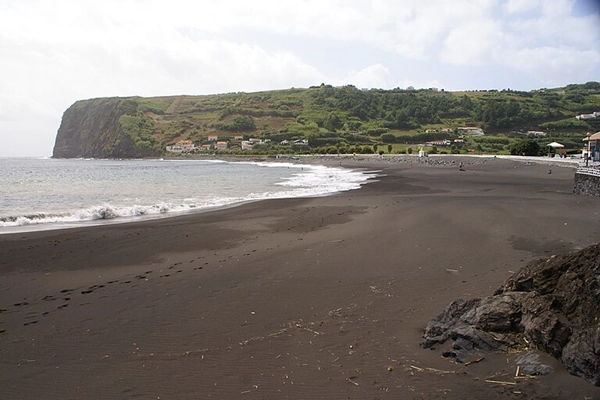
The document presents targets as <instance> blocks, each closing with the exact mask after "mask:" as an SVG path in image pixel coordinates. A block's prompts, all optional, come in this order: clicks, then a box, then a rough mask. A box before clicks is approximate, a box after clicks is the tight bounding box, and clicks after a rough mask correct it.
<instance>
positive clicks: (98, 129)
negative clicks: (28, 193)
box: [52, 98, 160, 158]
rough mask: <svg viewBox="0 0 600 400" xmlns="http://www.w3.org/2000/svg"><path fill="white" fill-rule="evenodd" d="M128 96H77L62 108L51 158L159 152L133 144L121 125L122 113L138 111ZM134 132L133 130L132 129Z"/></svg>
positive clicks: (124, 155) (131, 113) (141, 155)
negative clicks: (89, 97)
mask: <svg viewBox="0 0 600 400" xmlns="http://www.w3.org/2000/svg"><path fill="white" fill-rule="evenodd" d="M138 114H139V111H138V104H137V103H136V102H135V101H134V100H132V99H131V98H102V99H91V100H81V101H78V102H76V103H74V104H73V105H72V106H71V107H69V108H68V109H67V111H65V113H64V114H63V117H62V121H61V124H60V128H59V129H58V133H57V135H56V141H55V143H54V151H53V153H52V157H54V158H136V157H148V156H155V155H158V154H160V152H158V151H157V150H156V149H153V148H142V147H140V146H138V145H136V142H135V140H134V139H135V135H134V136H133V137H132V135H131V134H127V133H126V132H125V131H124V129H123V127H122V126H121V122H120V118H121V117H122V116H123V115H138ZM133 133H134V134H135V133H137V132H133Z"/></svg>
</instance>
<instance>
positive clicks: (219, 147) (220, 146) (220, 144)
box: [215, 142, 229, 150]
mask: <svg viewBox="0 0 600 400" xmlns="http://www.w3.org/2000/svg"><path fill="white" fill-rule="evenodd" d="M228 145H229V143H227V142H217V144H215V148H216V149H217V150H227V146H228Z"/></svg>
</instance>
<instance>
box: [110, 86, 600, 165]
mask: <svg viewBox="0 0 600 400" xmlns="http://www.w3.org/2000/svg"><path fill="white" fill-rule="evenodd" d="M121 100H122V102H124V103H125V104H123V106H124V107H123V108H124V109H126V110H127V111H126V113H125V114H124V115H122V116H121V117H120V118H119V123H120V124H121V129H122V130H123V132H124V133H125V134H127V135H128V136H129V137H130V138H131V139H133V141H134V143H135V145H136V146H137V147H138V148H140V149H145V150H146V151H147V152H152V153H157V154H158V153H161V152H163V151H164V149H165V148H166V146H167V145H173V144H175V143H177V142H178V141H180V140H190V141H192V142H193V143H195V144H196V145H202V144H208V143H210V142H209V136H213V137H214V136H217V137H218V140H219V141H225V142H228V149H227V150H220V152H226V153H234V154H235V153H242V150H241V147H240V142H241V140H240V137H242V136H243V138H244V139H245V140H247V139H249V138H259V139H262V140H263V141H264V142H265V143H262V144H260V145H257V146H255V147H254V149H252V150H244V151H243V153H250V154H252V153H260V154H275V153H338V152H343V153H353V152H354V153H365V152H373V151H384V152H385V153H388V152H390V151H391V152H393V153H400V152H405V151H411V150H412V149H413V148H414V149H415V150H416V147H415V146H418V145H419V144H422V143H425V142H428V141H440V140H443V139H451V141H452V142H453V139H456V138H459V137H463V138H464V141H463V142H462V143H461V142H460V141H459V142H457V143H454V142H453V144H451V145H450V146H447V147H446V146H440V145H438V146H436V150H437V151H443V152H455V153H458V152H461V153H465V152H471V153H473V152H475V153H481V152H486V153H508V152H510V151H511V149H512V150H513V152H514V151H518V150H515V149H518V146H521V145H523V143H524V142H526V141H527V140H529V144H531V142H535V143H536V144H537V145H538V147H539V148H541V149H542V151H545V144H547V143H549V142H551V141H559V142H561V143H563V144H565V145H566V150H568V151H572V152H578V151H579V150H580V148H581V146H582V141H581V140H582V138H583V137H584V136H585V134H586V132H589V131H591V132H596V131H599V130H600V118H597V119H595V120H579V119H576V118H575V116H576V115H579V114H584V113H592V112H594V111H600V83H599V82H588V83H585V84H573V85H568V86H566V87H563V88H554V89H540V90H535V91H530V92H520V91H512V90H502V91H496V90H487V91H467V92H446V91H443V90H442V91H437V90H434V89H428V90H402V89H393V90H377V89H372V90H361V89H358V88H356V87H354V86H342V87H332V86H330V85H325V84H321V85H320V86H314V87H310V88H307V89H294V88H292V89H288V90H277V91H265V92H256V93H228V94H218V95H206V96H169V97H153V98H141V97H133V98H126V99H121ZM463 126H475V127H480V128H482V129H483V131H484V132H485V136H472V135H464V132H461V131H459V130H458V128H459V127H463ZM527 131H543V132H544V133H546V136H543V137H539V136H538V137H531V136H532V135H531V134H530V135H529V137H528V135H527V133H526V132H527ZM236 137H237V139H235V138H236ZM267 139H270V141H269V140H267ZM300 139H308V143H309V145H308V146H294V144H293V141H295V140H300ZM282 141H287V142H289V143H291V144H289V143H288V144H283V145H282V144H280V143H281V142H282ZM284 143H285V142H284ZM409 148H410V150H408V149H409ZM432 150H433V149H432ZM436 150H433V151H436ZM207 151H210V152H212V153H214V152H215V150H214V149H211V150H207Z"/></svg>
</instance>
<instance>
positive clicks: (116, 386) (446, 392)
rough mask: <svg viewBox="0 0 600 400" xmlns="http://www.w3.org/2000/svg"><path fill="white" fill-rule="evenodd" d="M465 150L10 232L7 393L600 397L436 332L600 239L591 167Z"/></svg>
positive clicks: (2, 319)
mask: <svg viewBox="0 0 600 400" xmlns="http://www.w3.org/2000/svg"><path fill="white" fill-rule="evenodd" d="M415 160H416V159H415ZM444 160H452V158H451V157H447V158H445V159H444ZM460 160H461V161H463V162H464V163H465V169H466V170H465V171H459V169H458V166H457V164H454V165H452V164H450V165H448V163H442V164H438V163H435V164H434V165H425V164H419V163H417V162H416V161H415V162H414V163H412V164H411V163H407V162H398V163H392V162H384V161H377V160H374V159H369V160H363V161H360V160H336V161H329V162H333V163H335V164H338V165H339V164H341V165H345V166H352V165H354V166H359V167H363V168H368V169H376V170H381V171H382V174H384V175H385V176H382V177H381V178H380V180H379V181H378V182H374V183H370V184H368V185H366V186H364V187H363V188H361V189H359V190H355V191H350V192H345V193H341V194H338V195H334V196H330V197H323V198H310V199H288V200H272V201H261V202H256V203H251V204H245V205H242V206H239V207H234V208H230V209H224V210H217V211H213V212H208V213H200V214H191V215H185V216H179V217H174V218H166V219H160V220H153V221H145V222H136V223H128V224H116V225H108V226H101V227H88V228H76V229H67V230H61V231H46V232H34V233H18V234H9V235H0V276H1V278H0V309H1V312H0V332H1V333H0V398H1V399H42V398H43V399H209V398H214V399H235V398H241V399H438V398H440V399H582V400H583V399H585V398H600V388H596V387H593V386H591V385H590V384H588V383H587V382H585V381H583V380H582V379H579V378H576V377H573V376H571V375H569V374H567V373H566V372H565V371H564V370H562V369H561V367H560V365H559V364H558V363H557V362H555V361H554V360H548V362H549V363H551V364H552V365H553V366H554V367H555V368H557V371H556V372H555V373H554V374H552V375H550V376H547V377H540V378H536V379H517V380H515V379H514V375H515V370H516V366H515V364H514V363H513V362H512V358H513V357H512V356H511V355H504V354H490V355H486V357H485V359H483V360H482V361H481V362H478V363H474V364H471V365H468V366H465V365H461V364H454V363H452V362H450V361H448V360H446V359H443V358H441V357H440V354H439V353H438V352H436V351H431V350H424V349H422V348H421V347H420V346H419V342H420V340H421V333H422V330H423V328H424V326H425V325H426V324H427V322H428V321H429V320H430V319H431V318H433V317H434V316H436V315H437V314H438V313H439V312H441V311H442V310H443V308H444V307H445V306H446V305H447V304H448V303H450V302H451V301H452V300H455V299H457V298H460V297H462V298H473V297H480V296H486V295H490V294H492V292H493V291H494V290H495V289H496V288H497V287H498V286H500V284H501V283H502V282H503V281H504V280H505V279H506V278H508V277H509V276H510V275H511V274H512V272H514V271H516V270H518V269H519V268H520V267H521V266H523V265H524V264H525V263H526V262H527V261H529V260H532V259H535V258H539V257H546V256H550V255H552V254H561V253H565V252H570V251H573V250H578V249H581V248H583V247H586V246H588V245H591V244H594V243H597V242H598V241H600V199H599V198H592V197H584V196H578V195H574V194H572V188H573V174H574V169H573V168H567V167H554V168H553V172H552V174H549V173H548V172H549V167H548V166H547V165H544V164H539V163H535V164H533V165H527V164H526V163H523V162H515V161H507V160H500V159H475V158H460ZM490 381H499V382H506V383H505V384H502V383H494V382H490Z"/></svg>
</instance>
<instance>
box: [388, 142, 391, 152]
mask: <svg viewBox="0 0 600 400" xmlns="http://www.w3.org/2000/svg"><path fill="white" fill-rule="evenodd" d="M388 153H389V154H392V145H391V144H388Z"/></svg>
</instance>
